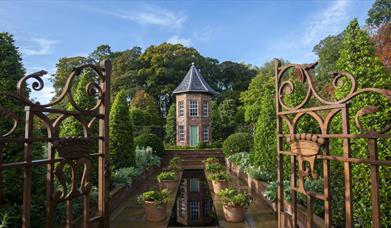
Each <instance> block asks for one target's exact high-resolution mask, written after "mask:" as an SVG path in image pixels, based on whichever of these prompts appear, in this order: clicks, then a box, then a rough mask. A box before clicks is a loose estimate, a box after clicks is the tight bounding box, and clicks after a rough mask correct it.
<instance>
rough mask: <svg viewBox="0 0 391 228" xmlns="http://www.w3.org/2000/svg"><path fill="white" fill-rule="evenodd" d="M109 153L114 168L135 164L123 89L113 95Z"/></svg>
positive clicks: (130, 125) (130, 128)
mask: <svg viewBox="0 0 391 228" xmlns="http://www.w3.org/2000/svg"><path fill="white" fill-rule="evenodd" d="M110 153H111V155H110V156H111V160H112V164H113V167H114V169H120V168H125V167H129V166H135V146H134V143H133V126H132V122H131V120H130V115H129V108H128V102H127V101H126V95H125V92H123V91H120V92H119V93H118V94H117V96H116V97H115V99H114V103H113V105H112V108H111V111H110Z"/></svg>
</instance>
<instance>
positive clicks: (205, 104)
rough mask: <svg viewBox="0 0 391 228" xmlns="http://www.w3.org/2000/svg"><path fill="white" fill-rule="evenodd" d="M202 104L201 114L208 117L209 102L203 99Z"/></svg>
mask: <svg viewBox="0 0 391 228" xmlns="http://www.w3.org/2000/svg"><path fill="white" fill-rule="evenodd" d="M202 106H203V109H202V110H203V113H202V115H203V116H204V117H209V102H208V101H204V102H203V104H202Z"/></svg>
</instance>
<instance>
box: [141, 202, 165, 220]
mask: <svg viewBox="0 0 391 228" xmlns="http://www.w3.org/2000/svg"><path fill="white" fill-rule="evenodd" d="M144 210H145V215H146V217H147V220H148V221H149V222H160V221H163V220H164V219H165V218H166V210H167V203H164V204H161V205H159V206H157V205H156V203H155V202H153V201H144Z"/></svg>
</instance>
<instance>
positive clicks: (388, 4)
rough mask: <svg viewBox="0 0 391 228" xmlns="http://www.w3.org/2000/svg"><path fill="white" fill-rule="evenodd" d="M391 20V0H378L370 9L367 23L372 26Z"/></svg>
mask: <svg viewBox="0 0 391 228" xmlns="http://www.w3.org/2000/svg"><path fill="white" fill-rule="evenodd" d="M390 21H391V1H390V0H376V1H375V2H374V3H373V5H372V8H371V9H370V10H369V11H368V18H367V20H366V22H367V24H368V25H369V26H372V27H379V26H380V25H382V24H385V23H389V22H390Z"/></svg>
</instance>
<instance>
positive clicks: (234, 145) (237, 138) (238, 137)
mask: <svg viewBox="0 0 391 228" xmlns="http://www.w3.org/2000/svg"><path fill="white" fill-rule="evenodd" d="M252 144H253V137H252V136H251V135H250V134H248V133H235V134H232V135H230V136H229V137H228V138H227V139H226V140H225V141H224V144H223V153H224V154H225V156H229V155H231V154H234V153H239V152H249V151H251V148H252Z"/></svg>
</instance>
